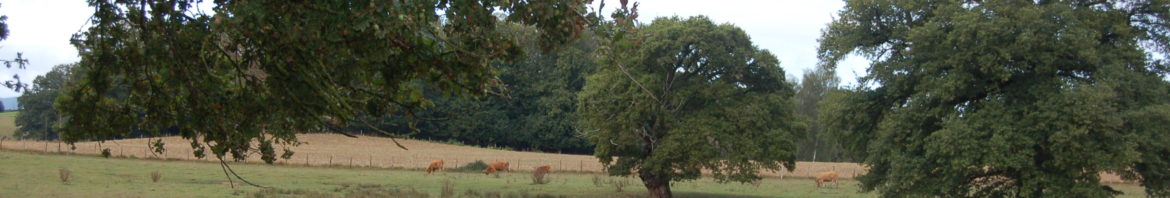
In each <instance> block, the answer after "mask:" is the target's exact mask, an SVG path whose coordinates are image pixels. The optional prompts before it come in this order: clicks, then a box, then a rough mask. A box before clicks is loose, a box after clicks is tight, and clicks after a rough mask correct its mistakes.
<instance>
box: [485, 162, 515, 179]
mask: <svg viewBox="0 0 1170 198" xmlns="http://www.w3.org/2000/svg"><path fill="white" fill-rule="evenodd" d="M500 171H508V172H512V170H508V162H492V163H491V164H488V167H487V168H485V169H483V174H484V175H487V174H495V175H496V177H499V176H500V173H499V172H500Z"/></svg>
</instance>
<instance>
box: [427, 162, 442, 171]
mask: <svg viewBox="0 0 1170 198" xmlns="http://www.w3.org/2000/svg"><path fill="white" fill-rule="evenodd" d="M440 170H443V160H435V161H431V165H430V166H427V174H431V172H435V171H440Z"/></svg>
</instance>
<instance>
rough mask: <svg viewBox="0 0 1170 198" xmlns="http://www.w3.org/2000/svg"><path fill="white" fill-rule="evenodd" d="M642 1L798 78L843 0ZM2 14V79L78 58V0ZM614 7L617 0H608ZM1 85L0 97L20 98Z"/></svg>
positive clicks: (850, 71)
mask: <svg viewBox="0 0 1170 198" xmlns="http://www.w3.org/2000/svg"><path fill="white" fill-rule="evenodd" d="M634 1H638V2H641V6H639V14H640V18H639V20H640V21H642V22H647V23H648V22H650V21H652V20H653V19H654V18H655V17H658V16H675V15H677V16H681V17H686V16H694V15H707V16H708V17H710V18H711V19H712V20H714V21H715V22H717V23H730V24H734V25H736V26H739V27H740V28H743V29H744V31H746V32H747V33H748V34H749V35H750V36H751V37H752V41H753V42H754V43H755V44H756V45H757V46H759V47H760V48H763V49H768V50H769V51H771V52H772V53H773V54H775V55H776V57H778V58H780V65H781V66H783V67H784V70H785V73H787V74H789V76H795V77H799V76H800V75H801V74H802V73H803V71H804V70H805V69H807V68H812V67H813V66H815V65H816V63H817V59H816V47H817V38H819V37H820V33H821V29H823V28H824V27H825V25H826V24H828V23H829V22H830V21H831V20H832V18H833V16H834V15H835V14H836V13H837V11H838V10H840V9H841V7H843V6H844V2H843V1H840V0H755V1H749V0H721V1H711V0H703V1H700V0H640V1H639V0H634ZM0 3H2V4H0V14H3V15H7V16H8V21H7V22H8V27H9V37H8V40H5V41H0V58H3V59H12V58H14V57H15V56H16V52H23V53H24V56H25V58H28V59H29V63H30V65H29V66H28V68H26V69H24V70H19V69H15V68H13V69H3V68H0V80H8V79H11V78H12V75H14V74H17V75H20V78H21V79H22V80H23V81H25V82H27V83H29V84H32V80H33V78H35V76H38V75H42V74H44V73H46V72H48V71H49V70H50V69H52V67H53V66H54V65H58V64H66V63H73V62H77V61H78V59H79V58H78V57H77V50H76V49H75V48H74V47H73V46H72V45H70V44H69V38H70V36H71V35H72V34H74V33H76V32H77V31H78V30H79V29H80V28H81V27H82V25H84V24H86V21H87V20H88V18H89V17H90V16H91V15H92V14H93V9H91V8H89V7H88V6H87V4H86V3H85V1H82V0H15V1H0ZM606 3H607V4H608V5H606V7H615V6H617V4H618V1H616V0H608V1H606ZM865 65H867V64H866V63H865V61H864V59H861V58H856V57H854V58H849V59H847V60H846V62H845V63H842V66H841V68H838V70H837V74H838V75H839V76H841V78H842V82H843V83H852V82H853V81H854V80H853V79H854V78H855V76H856V75H855V74H864V72H865V68H864V67H865ZM18 95H19V93H15V92H13V91H12V90H9V89H0V97H13V96H18Z"/></svg>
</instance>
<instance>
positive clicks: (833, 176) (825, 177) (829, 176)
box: [817, 170, 837, 188]
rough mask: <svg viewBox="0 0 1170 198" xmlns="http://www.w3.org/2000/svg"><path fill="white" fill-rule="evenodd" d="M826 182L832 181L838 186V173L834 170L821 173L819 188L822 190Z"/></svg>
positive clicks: (818, 182) (818, 181)
mask: <svg viewBox="0 0 1170 198" xmlns="http://www.w3.org/2000/svg"><path fill="white" fill-rule="evenodd" d="M826 181H832V182H833V186H837V171H836V170H833V171H829V172H823V173H821V176H818V177H817V188H820V187H821V184H823V183H825V182H826Z"/></svg>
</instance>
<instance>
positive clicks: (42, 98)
mask: <svg viewBox="0 0 1170 198" xmlns="http://www.w3.org/2000/svg"><path fill="white" fill-rule="evenodd" d="M74 67H75V66H74V65H73V64H67V65H57V66H55V67H53V70H50V71H49V73H45V75H44V76H37V78H36V79H34V80H33V87H32V89H29V90H26V91H25V92H24V94H23V95H20V97H18V98H17V101H19V102H20V104H21V106H22V107H23V108H24V110H22V112H23V113H20V114H18V115H17V116H16V120H15V122H16V126H19V127H20V129H17V130H16V133H15V134H14V137H16V138H21V139H37V140H56V139H57V138H58V134H57V130H55V129H53V127H54V126H55V125H56V124H57V120H58V119H59V118H58V116H57V112H56V111H55V110H54V109H53V103H54V102H55V101H56V99H57V96H58V95H60V94H61V93H62V92H65V89H66V84H67V83H68V82H69V81H70V78H71V75H72V73H73V68H74Z"/></svg>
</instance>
